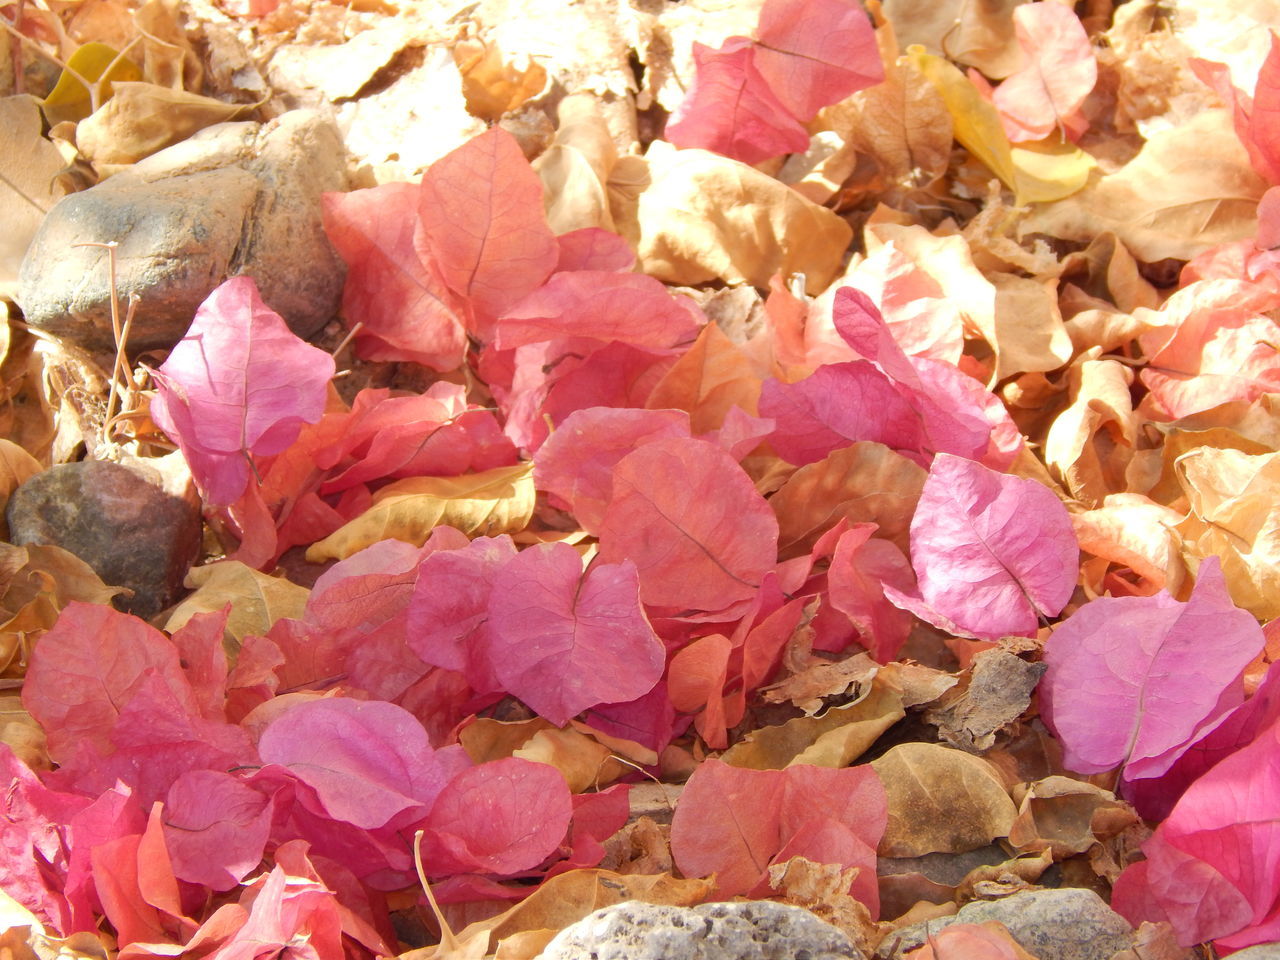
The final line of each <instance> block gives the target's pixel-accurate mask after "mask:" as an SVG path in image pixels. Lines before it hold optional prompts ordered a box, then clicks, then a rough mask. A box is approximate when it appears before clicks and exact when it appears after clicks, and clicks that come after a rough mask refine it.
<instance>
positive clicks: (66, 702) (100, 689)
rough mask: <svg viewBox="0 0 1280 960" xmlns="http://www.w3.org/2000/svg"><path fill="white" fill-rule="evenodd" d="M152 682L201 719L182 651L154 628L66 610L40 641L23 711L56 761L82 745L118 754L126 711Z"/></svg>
mask: <svg viewBox="0 0 1280 960" xmlns="http://www.w3.org/2000/svg"><path fill="white" fill-rule="evenodd" d="M148 678H153V680H154V682H158V683H160V684H163V685H164V686H166V687H167V688H168V690H169V692H170V695H171V696H172V697H173V699H174V701H175V702H176V703H178V704H180V705H181V708H182V710H183V712H185V713H187V714H188V715H190V716H199V713H200V710H199V707H198V706H197V704H196V701H195V697H194V696H193V694H192V691H191V686H190V684H189V683H188V682H187V678H186V676H185V675H184V674H183V672H182V667H181V665H180V664H179V661H178V651H177V649H176V648H175V647H174V645H173V643H172V642H171V641H170V640H169V638H168V637H166V636H165V635H164V634H163V633H161V632H160V631H159V630H157V629H156V628H155V627H153V626H151V625H150V624H148V623H146V622H145V621H143V620H139V619H138V618H137V617H134V616H131V615H130V614H127V613H119V612H117V611H115V610H113V609H112V608H111V607H108V606H104V605H102V604H88V603H71V604H68V606H67V607H66V609H65V610H63V611H62V614H61V615H60V616H59V617H58V622H57V623H56V624H55V625H54V627H53V629H51V630H49V631H48V632H47V633H46V634H45V635H44V636H43V637H41V638H40V644H39V646H38V647H37V648H36V652H35V655H34V656H33V657H32V659H31V666H30V667H29V668H28V670H27V677H26V681H25V683H24V684H23V687H22V702H23V705H24V706H25V707H26V708H27V710H28V711H30V713H31V715H32V716H33V717H35V718H36V720H38V721H39V722H40V725H41V726H42V727H44V729H45V732H46V734H47V736H48V738H49V753H50V756H52V757H53V758H54V759H55V760H63V759H65V758H66V757H68V756H70V753H71V750H72V748H73V747H74V746H76V745H77V744H85V745H90V744H92V745H93V747H94V748H95V749H96V750H97V751H98V752H99V753H104V754H105V753H109V752H110V751H111V749H112V748H113V743H112V739H111V738H112V734H113V732H114V729H115V725H116V720H117V718H118V717H119V716H120V711H121V709H122V708H123V707H124V706H125V705H126V704H127V703H128V702H129V701H130V699H131V698H132V697H133V696H134V694H135V692H136V691H137V690H138V688H139V687H140V686H141V685H142V684H143V683H145V682H146V681H147V680H148Z"/></svg>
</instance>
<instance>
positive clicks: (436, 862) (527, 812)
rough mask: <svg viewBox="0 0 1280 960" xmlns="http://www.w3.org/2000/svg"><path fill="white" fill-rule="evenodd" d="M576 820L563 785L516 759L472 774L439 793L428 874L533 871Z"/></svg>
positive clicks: (548, 771) (428, 843)
mask: <svg viewBox="0 0 1280 960" xmlns="http://www.w3.org/2000/svg"><path fill="white" fill-rule="evenodd" d="M572 813H573V807H572V803H571V801H570V797H569V788H568V786H567V785H566V784H565V782H564V777H562V776H561V775H560V773H559V772H558V771H557V770H556V769H555V768H554V767H551V766H548V765H547V764H545V763H534V762H532V761H530V760H521V759H518V758H516V757H507V758H506V759H503V760H494V761H491V762H489V763H483V764H480V765H479V766H477V767H472V768H471V769H470V770H466V771H464V772H462V773H460V774H458V775H457V776H456V777H454V778H453V779H452V780H451V781H450V782H449V785H448V786H447V787H445V788H444V790H443V791H442V792H441V794H440V796H439V798H438V799H437V800H436V802H435V805H434V806H433V807H432V808H431V815H430V816H429V817H428V818H427V821H426V831H425V836H424V838H423V840H424V843H425V850H424V865H425V867H426V871H427V873H428V874H431V875H434V876H441V875H444V874H449V873H465V872H469V871H476V870H478V871H482V872H485V873H497V874H508V873H516V872H518V871H521V870H529V869H532V868H533V867H536V866H537V865H538V864H539V863H541V862H542V861H543V860H545V859H546V858H547V857H548V856H550V855H551V854H552V853H553V852H554V851H555V849H556V847H558V846H559V845H560V841H561V840H562V839H564V835H565V831H567V830H568V829H569V820H570V817H571V816H572Z"/></svg>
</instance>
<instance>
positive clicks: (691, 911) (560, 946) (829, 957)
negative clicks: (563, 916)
mask: <svg viewBox="0 0 1280 960" xmlns="http://www.w3.org/2000/svg"><path fill="white" fill-rule="evenodd" d="M861 956H862V954H861V953H859V952H858V950H857V949H856V948H855V947H854V946H853V944H851V943H850V942H849V939H848V938H847V937H846V936H845V935H844V934H843V933H841V932H840V931H839V930H837V929H836V928H835V927H833V926H831V924H829V923H826V922H824V921H822V920H819V919H818V918H817V917H815V916H814V915H813V914H812V913H810V912H809V911H808V910H803V909H801V908H800V907H792V906H788V905H786V904H782V903H773V902H771V901H751V902H745V903H704V904H702V905H700V906H697V907H668V906H659V905H657V904H651V903H639V902H637V901H634V900H632V901H628V902H627V903H619V904H617V905H615V906H612V907H605V908H604V909H603V910H597V911H596V912H595V913H593V914H591V915H589V916H587V917H584V918H583V919H581V920H579V921H578V922H577V923H575V924H573V925H572V926H568V927H565V929H563V930H561V931H560V932H559V933H558V934H556V936H555V938H554V939H553V940H552V941H551V942H550V943H549V944H547V947H546V949H545V950H544V951H543V952H542V956H541V960H586V958H591V960H795V958H800V957H805V958H807V960H849V958H860V957H861Z"/></svg>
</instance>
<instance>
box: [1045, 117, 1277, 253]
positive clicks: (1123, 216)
mask: <svg viewBox="0 0 1280 960" xmlns="http://www.w3.org/2000/svg"><path fill="white" fill-rule="evenodd" d="M1264 190H1266V183H1265V182H1264V181H1263V180H1262V179H1261V178H1260V177H1259V176H1258V175H1257V174H1256V173H1254V172H1253V169H1252V168H1251V167H1250V166H1249V158H1248V156H1247V154H1246V153H1245V151H1244V148H1243V147H1242V146H1240V142H1239V141H1238V140H1237V139H1236V138H1235V136H1234V134H1233V132H1232V130H1231V117H1230V115H1229V114H1228V113H1227V111H1225V110H1206V111H1204V112H1202V113H1200V114H1198V115H1196V116H1194V117H1192V118H1191V119H1190V120H1188V121H1187V122H1186V123H1184V124H1180V125H1179V126H1177V127H1174V128H1172V129H1169V130H1163V131H1161V132H1159V133H1155V134H1152V136H1151V137H1150V138H1149V139H1148V140H1147V142H1146V144H1145V145H1144V146H1143V148H1142V151H1141V152H1140V153H1139V154H1138V155H1137V156H1136V157H1135V158H1134V159H1133V160H1132V161H1130V162H1129V163H1127V164H1125V166H1124V167H1122V168H1121V169H1120V170H1118V171H1116V172H1115V173H1112V174H1110V175H1108V176H1104V177H1100V178H1098V179H1097V180H1095V181H1094V182H1092V183H1091V184H1090V185H1089V186H1087V187H1085V189H1083V190H1081V191H1080V192H1079V193H1077V194H1075V195H1074V196H1072V197H1068V198H1067V199H1065V200H1059V201H1058V202H1057V203H1049V204H1044V205H1042V206H1039V207H1037V208H1035V209H1034V210H1033V211H1032V213H1031V214H1030V216H1028V217H1027V219H1025V220H1024V221H1023V222H1022V225H1021V230H1022V231H1023V233H1024V235H1025V234H1027V233H1047V234H1050V235H1052V236H1056V237H1062V238H1063V239H1065V240H1075V241H1078V242H1081V243H1087V242H1089V241H1090V240H1092V239H1093V238H1094V237H1096V236H1098V235H1099V234H1101V233H1103V232H1111V233H1114V234H1115V235H1116V236H1117V237H1119V238H1120V240H1121V241H1122V242H1123V243H1124V244H1125V246H1127V247H1128V248H1129V249H1130V250H1131V251H1133V253H1134V255H1135V256H1137V257H1138V258H1139V259H1140V260H1145V261H1147V262H1154V261H1156V260H1163V259H1164V258H1165V257H1176V258H1179V259H1183V260H1186V259H1190V258H1191V257H1193V256H1195V255H1196V254H1198V253H1200V252H1201V251H1203V250H1206V249H1208V248H1209V247H1211V246H1213V245H1214V244H1218V243H1225V242H1227V241H1231V240H1240V239H1243V238H1245V237H1249V236H1252V235H1253V233H1254V231H1255V229H1256V228H1257V206H1258V200H1259V198H1261V196H1262V194H1263V191H1264Z"/></svg>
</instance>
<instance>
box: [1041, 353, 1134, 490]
mask: <svg viewBox="0 0 1280 960" xmlns="http://www.w3.org/2000/svg"><path fill="white" fill-rule="evenodd" d="M1068 383H1069V388H1070V396H1071V406H1069V407H1068V408H1067V409H1066V410H1065V411H1063V413H1062V414H1061V415H1060V416H1058V417H1057V418H1055V419H1054V421H1053V425H1052V426H1051V427H1050V428H1049V434H1048V436H1047V437H1046V439H1045V444H1044V460H1045V463H1046V464H1047V465H1048V467H1049V469H1050V470H1051V471H1052V472H1053V474H1054V476H1055V478H1057V479H1058V480H1060V481H1061V482H1062V484H1063V486H1065V487H1066V488H1067V490H1068V491H1070V493H1071V495H1072V496H1073V497H1075V498H1076V499H1077V500H1079V501H1080V502H1081V503H1083V504H1085V505H1086V506H1089V507H1093V506H1096V505H1097V504H1098V503H1100V502H1101V501H1102V500H1103V498H1105V497H1106V496H1107V495H1108V494H1110V493H1120V492H1122V491H1124V490H1125V489H1126V488H1127V483H1126V479H1125V470H1126V468H1127V467H1128V466H1129V461H1130V460H1131V459H1132V458H1133V453H1134V449H1135V447H1136V446H1137V440H1138V437H1137V431H1138V418H1137V416H1136V415H1135V414H1134V411H1133V397H1132V396H1131V394H1130V392H1129V388H1130V387H1131V386H1132V384H1133V371H1132V370H1131V369H1130V368H1129V367H1127V366H1125V365H1124V364H1122V363H1119V362H1117V361H1115V360H1096V359H1082V360H1081V361H1079V362H1077V363H1076V364H1074V365H1073V366H1072V368H1071V370H1070V372H1069V376H1068Z"/></svg>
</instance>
